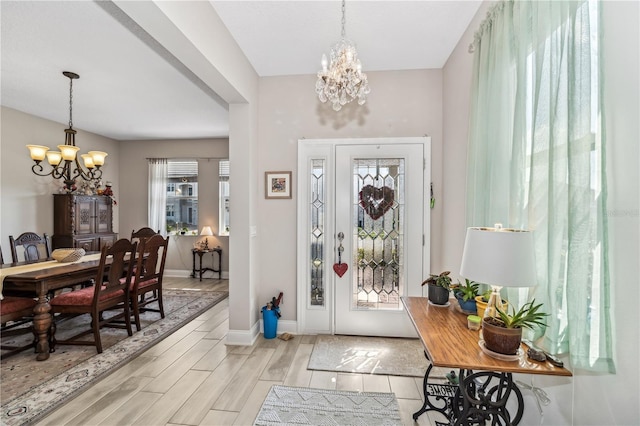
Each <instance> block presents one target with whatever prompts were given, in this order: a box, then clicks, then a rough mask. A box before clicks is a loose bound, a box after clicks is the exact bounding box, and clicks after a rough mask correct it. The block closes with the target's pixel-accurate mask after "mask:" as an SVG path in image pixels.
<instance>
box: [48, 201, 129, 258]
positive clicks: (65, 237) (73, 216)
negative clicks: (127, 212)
mask: <svg viewBox="0 0 640 426" xmlns="http://www.w3.org/2000/svg"><path fill="white" fill-rule="evenodd" d="M117 237H118V236H117V234H115V233H114V232H113V201H112V200H111V198H110V197H108V196H105V195H75V194H54V195H53V237H52V240H51V242H52V246H53V248H54V249H57V248H68V247H76V248H83V249H85V250H86V251H100V250H101V249H102V247H103V246H105V245H107V246H108V245H111V244H113V243H114V242H115V241H116V239H117Z"/></svg>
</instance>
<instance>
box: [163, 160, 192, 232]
mask: <svg viewBox="0 0 640 426" xmlns="http://www.w3.org/2000/svg"><path fill="white" fill-rule="evenodd" d="M166 210H167V233H168V234H197V233H198V162H197V161H196V160H168V174H167V209H166Z"/></svg>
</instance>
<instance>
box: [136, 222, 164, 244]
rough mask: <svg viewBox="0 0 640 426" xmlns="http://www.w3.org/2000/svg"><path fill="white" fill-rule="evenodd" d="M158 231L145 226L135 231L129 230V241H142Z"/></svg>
mask: <svg viewBox="0 0 640 426" xmlns="http://www.w3.org/2000/svg"><path fill="white" fill-rule="evenodd" d="M159 233H160V231H157V232H156V231H154V230H153V229H151V228H149V227H147V226H145V227H144V228H140V229H138V230H137V231H136V230H133V231H131V241H134V240H137V241H138V242H142V240H144V239H146V238H149V237H153V236H154V235H156V234H159Z"/></svg>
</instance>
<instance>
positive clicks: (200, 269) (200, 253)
mask: <svg viewBox="0 0 640 426" xmlns="http://www.w3.org/2000/svg"><path fill="white" fill-rule="evenodd" d="M191 253H192V255H193V266H192V271H191V278H196V274H198V275H197V276H199V277H200V281H202V274H203V273H205V272H206V271H211V272H217V273H218V279H222V249H221V248H220V247H216V248H212V249H208V250H200V249H195V248H194V249H191ZM207 253H211V255H212V256H213V253H217V254H218V269H215V268H214V267H213V266H215V265H211V266H212V267H211V268H206V267H205V268H203V267H202V256H204V255H205V254H207ZM196 254H197V255H198V257H199V259H200V263H199V267H198V269H196ZM214 263H215V262H214Z"/></svg>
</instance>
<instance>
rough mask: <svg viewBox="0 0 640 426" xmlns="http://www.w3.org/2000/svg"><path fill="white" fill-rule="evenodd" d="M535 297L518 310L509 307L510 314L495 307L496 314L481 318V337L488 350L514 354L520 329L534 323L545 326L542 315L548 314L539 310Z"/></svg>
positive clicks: (516, 350)
mask: <svg viewBox="0 0 640 426" xmlns="http://www.w3.org/2000/svg"><path fill="white" fill-rule="evenodd" d="M535 302H536V301H535V299H534V300H532V301H531V302H529V303H525V304H524V305H523V306H522V307H521V308H520V310H518V312H515V309H513V307H512V308H511V314H508V313H507V312H506V311H503V310H501V309H499V308H498V309H496V311H497V312H498V316H496V317H485V318H483V320H482V338H483V339H484V344H485V347H486V348H487V349H489V350H490V351H493V352H496V353H499V354H505V355H515V354H517V353H518V348H520V341H521V340H522V329H523V328H533V327H534V326H535V325H540V326H543V327H544V326H546V323H545V322H544V317H545V316H547V315H548V314H545V313H543V312H540V307H541V306H542V303H540V304H538V305H536V304H535Z"/></svg>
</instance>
